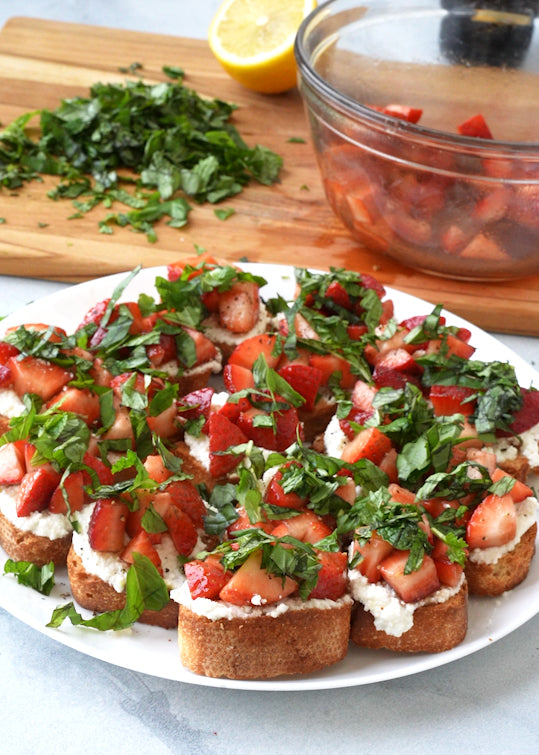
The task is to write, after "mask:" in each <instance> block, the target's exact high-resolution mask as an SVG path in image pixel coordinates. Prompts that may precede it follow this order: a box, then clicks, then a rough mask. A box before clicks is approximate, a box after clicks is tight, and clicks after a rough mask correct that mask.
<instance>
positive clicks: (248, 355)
mask: <svg viewBox="0 0 539 755" xmlns="http://www.w3.org/2000/svg"><path fill="white" fill-rule="evenodd" d="M276 343H277V336H275V335H272V334H270V333H263V334H262V335H259V336H251V337H250V338H246V339H245V340H244V341H242V342H241V343H240V344H238V346H236V348H235V349H234V351H233V352H232V354H231V355H230V357H229V360H228V364H239V365H241V366H242V367H246V368H247V369H248V370H252V368H253V365H254V363H255V362H256V360H257V359H258V357H259V356H260V355H261V354H263V355H264V357H265V359H266V362H267V363H268V366H269V367H272V368H275V367H277V364H278V362H279V359H280V355H279V354H274V353H273V351H274V349H275V345H276Z"/></svg>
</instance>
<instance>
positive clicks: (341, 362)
mask: <svg viewBox="0 0 539 755" xmlns="http://www.w3.org/2000/svg"><path fill="white" fill-rule="evenodd" d="M309 364H310V365H311V366H312V367H316V368H317V369H318V370H320V371H321V373H322V385H327V383H328V381H329V379H330V378H331V377H333V375H335V373H340V376H341V377H340V381H339V382H340V385H341V387H342V388H352V386H353V385H354V383H355V382H356V378H355V375H352V371H351V369H350V364H349V363H348V362H347V361H346V359H345V358H344V357H340V356H338V355H336V354H311V355H310V356H309Z"/></svg>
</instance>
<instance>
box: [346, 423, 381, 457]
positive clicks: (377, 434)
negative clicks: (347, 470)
mask: <svg viewBox="0 0 539 755" xmlns="http://www.w3.org/2000/svg"><path fill="white" fill-rule="evenodd" d="M390 449H391V440H390V439H389V438H388V436H387V435H384V433H383V432H382V431H381V430H379V429H378V428H377V427H368V428H365V429H364V430H361V431H360V432H359V433H358V434H357V435H356V437H355V438H353V439H352V440H350V441H348V443H347V444H346V445H345V447H344V448H343V451H342V454H341V458H342V459H343V460H344V461H347V462H349V463H350V464H353V463H354V462H356V461H358V460H359V459H369V460H370V461H372V462H373V464H379V463H380V462H381V461H382V459H383V458H384V456H385V455H386V454H387V453H388V451H390Z"/></svg>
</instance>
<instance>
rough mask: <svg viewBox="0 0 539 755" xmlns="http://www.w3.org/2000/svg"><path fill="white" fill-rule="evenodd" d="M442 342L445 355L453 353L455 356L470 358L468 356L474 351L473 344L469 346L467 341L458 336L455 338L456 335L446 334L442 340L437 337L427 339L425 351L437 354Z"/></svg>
mask: <svg viewBox="0 0 539 755" xmlns="http://www.w3.org/2000/svg"><path fill="white" fill-rule="evenodd" d="M442 343H443V349H444V353H447V356H450V355H451V354H454V355H455V356H457V357H461V358H462V359H470V357H471V356H472V354H473V353H474V351H475V347H474V346H470V344H469V343H466V342H465V341H461V340H460V338H457V337H456V336H453V335H451V334H448V335H447V336H445V338H444V339H443V341H441V340H438V339H433V340H432V341H429V344H428V346H427V353H428V354H437V353H438V352H439V351H440V349H441V348H442Z"/></svg>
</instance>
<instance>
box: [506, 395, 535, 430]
mask: <svg viewBox="0 0 539 755" xmlns="http://www.w3.org/2000/svg"><path fill="white" fill-rule="evenodd" d="M520 393H521V395H522V401H523V403H522V406H521V408H520V409H519V410H518V411H517V412H515V414H514V415H513V421H512V423H511V432H513V433H515V434H516V435H520V433H524V432H526V430H529V429H530V428H531V427H533V426H534V425H536V424H537V423H538V422H539V391H538V390H535V389H533V388H521V389H520Z"/></svg>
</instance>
